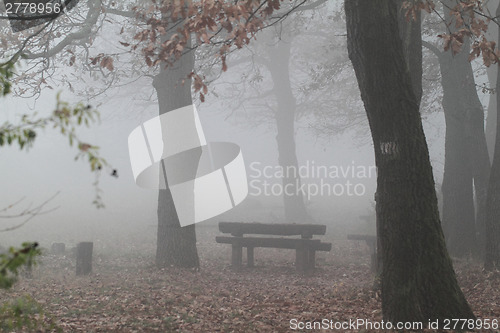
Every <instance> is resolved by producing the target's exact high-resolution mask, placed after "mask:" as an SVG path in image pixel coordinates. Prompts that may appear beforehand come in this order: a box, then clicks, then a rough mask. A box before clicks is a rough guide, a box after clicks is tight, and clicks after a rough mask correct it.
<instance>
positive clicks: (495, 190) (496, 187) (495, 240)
mask: <svg viewBox="0 0 500 333" xmlns="http://www.w3.org/2000/svg"><path fill="white" fill-rule="evenodd" d="M496 15H497V16H498V15H500V5H499V6H498V8H497V11H496ZM498 39H499V41H500V35H499V38H498ZM499 89H500V75H497V82H496V91H497V94H496V96H497V117H496V118H497V119H496V120H497V126H496V133H498V131H499V130H500V109H499V108H498V106H500V94H499V93H498V91H500V90H499ZM499 217H500V135H496V138H495V151H494V154H493V164H492V166H491V173H490V181H489V186H488V200H487V206H486V253H485V260H484V267H485V268H486V269H487V270H491V269H493V268H495V267H496V268H500V219H499Z"/></svg>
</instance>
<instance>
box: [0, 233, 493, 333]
mask: <svg viewBox="0 0 500 333" xmlns="http://www.w3.org/2000/svg"><path fill="white" fill-rule="evenodd" d="M204 232H205V235H202V237H199V244H198V251H199V254H200V260H201V268H200V269H199V270H192V269H177V268H167V269H162V270H158V269H156V268H155V267H154V266H153V265H152V263H153V261H154V257H153V255H152V253H153V250H154V245H151V244H149V245H147V247H149V250H147V251H145V252H149V253H151V254H149V255H148V254H144V255H140V254H139V253H135V254H130V253H126V254H125V253H124V254H106V253H99V251H95V252H96V253H95V254H94V266H93V273H92V274H91V275H89V276H86V277H75V273H74V272H75V266H74V259H72V258H71V257H69V256H67V257H66V256H52V255H46V256H44V257H43V258H41V260H40V264H39V265H38V266H37V267H36V268H35V269H34V271H33V277H32V278H31V279H27V278H22V279H20V281H19V282H18V283H17V284H16V285H15V286H14V288H13V289H12V290H9V291H2V292H0V299H1V300H2V301H3V302H5V301H6V300H9V299H15V298H18V297H27V296H28V297H30V298H32V299H33V300H34V301H36V302H37V303H38V304H40V305H41V307H42V308H43V312H44V313H45V317H44V318H42V319H40V321H43V322H45V323H48V322H52V323H53V324H55V325H56V326H57V327H59V328H60V329H61V330H62V331H64V332H178V331H179V332H303V331H308V332H311V331H314V332H316V331H318V332H320V331H321V330H300V329H296V330H293V328H295V327H298V325H299V324H300V323H306V322H321V321H322V320H323V319H326V320H328V321H330V320H331V321H332V323H333V325H335V324H334V323H336V322H349V321H350V320H351V321H356V320H358V319H359V320H361V319H363V320H365V321H370V322H372V324H373V323H375V322H377V323H379V322H381V320H382V315H381V303H380V295H379V294H378V293H377V292H374V291H373V290H372V287H373V275H372V274H371V273H370V269H369V252H368V249H367V247H366V245H365V244H364V243H363V242H357V241H347V240H339V239H332V245H333V247H332V251H331V252H329V253H319V254H318V255H317V260H316V261H317V262H316V264H317V269H316V270H315V272H314V273H313V274H309V275H303V274H299V273H297V272H296V271H295V268H294V265H293V263H294V259H295V255H294V251H293V250H278V249H256V250H255V263H256V267H255V268H252V269H250V268H243V269H242V271H240V272H235V271H233V270H232V269H231V268H230V267H229V260H230V246H228V245H227V244H217V243H215V235H216V232H215V231H207V230H205V231H204ZM244 260H245V258H244ZM455 269H456V272H457V275H458V279H459V283H460V286H461V287H462V289H463V291H464V293H465V295H466V297H467V299H468V301H469V303H470V305H471V307H472V308H473V310H474V313H475V314H476V316H477V317H478V318H484V319H486V318H488V319H490V320H493V319H496V320H500V273H499V272H495V273H486V272H484V271H482V269H481V266H480V265H479V264H477V263H474V262H473V261H471V260H469V261H467V260H465V261H460V262H456V263H455ZM26 295H27V296H26ZM32 316H34V317H36V318H40V314H34V315H32ZM295 324H297V326H296V325H295ZM351 328H352V327H351ZM16 331H17V332H19V331H20V330H16ZM25 331H30V330H25ZM31 331H34V330H33V329H32V330H31ZM40 331H44V329H41V330H40ZM323 331H337V332H360V331H361V332H363V331H364V332H371V331H374V332H380V330H369V329H368V330H361V329H340V330H323ZM483 331H484V332H486V330H483ZM494 331H495V330H491V332H494ZM497 331H499V330H497Z"/></svg>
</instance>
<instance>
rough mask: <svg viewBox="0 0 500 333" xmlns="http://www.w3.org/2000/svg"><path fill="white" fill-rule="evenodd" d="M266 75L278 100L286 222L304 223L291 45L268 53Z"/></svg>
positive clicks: (304, 212) (278, 135)
mask: <svg viewBox="0 0 500 333" xmlns="http://www.w3.org/2000/svg"><path fill="white" fill-rule="evenodd" d="M269 56H270V63H269V71H270V72H271V77H272V79H273V82H274V92H275V96H276V100H277V104H278V106H277V110H276V126H277V130H278V133H277V135H276V141H277V143H278V155H279V157H278V161H279V165H280V166H281V167H282V168H283V170H284V177H283V179H282V185H283V189H284V191H283V202H284V208H285V219H286V221H287V222H297V223H305V222H309V220H310V219H309V217H308V214H307V211H306V206H305V204H304V197H303V195H302V192H301V191H300V190H299V189H300V183H301V180H300V176H299V174H298V161H297V153H296V146H295V113H296V109H297V106H296V99H295V96H294V95H293V91H292V85H291V82H290V70H289V62H290V43H288V42H284V43H279V44H278V45H277V46H276V47H274V48H272V49H271V50H270V51H269Z"/></svg>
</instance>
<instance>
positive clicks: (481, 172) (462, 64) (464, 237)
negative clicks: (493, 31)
mask: <svg viewBox="0 0 500 333" xmlns="http://www.w3.org/2000/svg"><path fill="white" fill-rule="evenodd" d="M446 4H447V5H448V6H452V5H453V1H451V0H448V1H447V3H446ZM444 16H445V19H446V22H447V23H448V26H449V27H450V29H451V30H452V31H453V30H455V29H456V28H455V22H454V17H453V16H452V15H451V14H450V13H449V11H447V10H445V12H444ZM469 46H470V40H469V39H466V40H465V41H464V46H463V48H464V50H467V49H468V48H469ZM438 58H439V61H440V66H441V74H442V84H443V92H444V96H443V108H444V112H445V118H446V155H445V174H444V178H443V204H444V206H443V225H444V229H445V235H446V238H447V243H448V248H449V250H450V253H451V254H452V255H455V256H459V257H461V256H464V255H467V254H470V253H478V254H482V253H484V243H485V219H486V197H487V188H488V179H489V173H490V159H489V155H488V148H487V144H486V136H485V130H484V110H483V106H482V104H481V101H480V99H479V96H478V94H477V89H476V84H475V80H474V73H473V70H472V65H471V63H470V62H469V60H468V53H467V52H461V53H458V54H456V55H453V54H452V52H451V50H450V51H448V52H444V53H441V54H438ZM472 184H473V187H472ZM473 191H474V193H475V195H476V197H475V199H476V201H475V204H476V205H475V215H474V203H473V200H474V199H473V195H472V193H473Z"/></svg>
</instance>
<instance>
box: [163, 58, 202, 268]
mask: <svg viewBox="0 0 500 333" xmlns="http://www.w3.org/2000/svg"><path fill="white" fill-rule="evenodd" d="M193 67H194V52H189V53H187V54H185V55H184V56H183V57H182V58H181V59H179V60H178V61H177V62H175V64H174V65H173V66H172V67H168V68H165V66H164V65H163V64H162V65H160V73H159V74H158V75H156V76H155V78H154V80H153V86H154V88H155V90H156V94H157V96H158V104H159V113H160V115H162V114H164V113H166V112H169V111H172V110H175V109H178V108H181V107H184V106H187V105H190V104H192V97H191V81H190V80H188V79H187V75H188V74H189V73H190V72H191V71H192V70H193ZM183 79H186V83H185V84H182V83H181V81H182V80H183ZM170 265H173V266H177V267H198V266H199V258H198V251H197V249H196V232H195V226H194V224H192V225H188V226H185V227H181V226H180V223H179V218H178V216H177V212H176V210H175V206H174V201H173V198H172V194H171V192H170V190H169V189H168V187H167V189H166V190H159V194H158V234H157V243H156V266H157V267H159V268H162V267H166V266H170Z"/></svg>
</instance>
